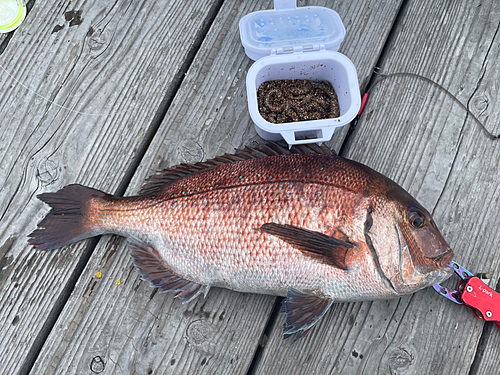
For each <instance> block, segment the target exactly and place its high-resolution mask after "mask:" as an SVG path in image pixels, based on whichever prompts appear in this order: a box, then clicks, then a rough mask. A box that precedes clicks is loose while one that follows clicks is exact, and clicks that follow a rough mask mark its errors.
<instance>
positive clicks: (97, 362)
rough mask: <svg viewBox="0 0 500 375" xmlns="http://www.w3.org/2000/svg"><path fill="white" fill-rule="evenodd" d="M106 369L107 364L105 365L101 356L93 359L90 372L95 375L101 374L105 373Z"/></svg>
mask: <svg viewBox="0 0 500 375" xmlns="http://www.w3.org/2000/svg"><path fill="white" fill-rule="evenodd" d="M105 368H106V364H105V363H104V360H103V359H102V358H101V356H96V357H94V358H92V361H91V362H90V371H92V372H93V373H95V374H99V373H101V372H103V371H104V369H105Z"/></svg>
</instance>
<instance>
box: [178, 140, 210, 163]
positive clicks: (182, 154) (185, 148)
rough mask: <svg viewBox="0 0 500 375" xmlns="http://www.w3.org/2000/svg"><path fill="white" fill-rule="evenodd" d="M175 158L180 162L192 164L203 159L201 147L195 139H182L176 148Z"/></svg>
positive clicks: (203, 153)
mask: <svg viewBox="0 0 500 375" xmlns="http://www.w3.org/2000/svg"><path fill="white" fill-rule="evenodd" d="M176 153H177V160H179V161H180V162H181V163H188V164H194V163H197V162H199V161H201V160H203V159H204V155H205V152H204V151H203V148H202V147H201V146H200V145H199V144H198V143H197V142H195V141H192V140H186V141H182V142H181V143H180V144H179V146H178V147H177V150H176Z"/></svg>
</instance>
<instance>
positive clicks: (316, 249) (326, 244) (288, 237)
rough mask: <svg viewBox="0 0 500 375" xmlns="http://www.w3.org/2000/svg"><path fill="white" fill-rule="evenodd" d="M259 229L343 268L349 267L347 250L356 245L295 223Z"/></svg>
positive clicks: (266, 226) (303, 251)
mask: <svg viewBox="0 0 500 375" xmlns="http://www.w3.org/2000/svg"><path fill="white" fill-rule="evenodd" d="M257 230H259V231H261V232H265V233H267V234H270V235H273V236H275V237H278V238H279V239H281V240H283V241H285V242H287V243H288V244H290V245H292V246H293V247H295V248H296V249H298V250H300V251H301V252H302V253H303V254H304V255H307V256H309V257H311V258H314V259H317V260H319V261H320V262H323V263H326V264H329V265H331V266H334V267H337V268H340V269H343V270H347V268H348V267H347V263H346V254H347V251H348V250H349V249H351V248H353V247H355V245H354V244H352V243H350V242H346V241H341V240H338V239H336V238H333V237H330V236H327V235H326V234H323V233H320V232H315V231H312V230H308V229H303V228H299V227H296V226H293V225H286V224H285V225H283V224H275V223H268V224H264V225H263V226H261V227H260V228H258V229H257Z"/></svg>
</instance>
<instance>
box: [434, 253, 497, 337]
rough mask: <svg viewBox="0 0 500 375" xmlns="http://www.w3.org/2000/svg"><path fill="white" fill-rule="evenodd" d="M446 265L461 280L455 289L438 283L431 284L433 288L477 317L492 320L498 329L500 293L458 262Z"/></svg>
mask: <svg viewBox="0 0 500 375" xmlns="http://www.w3.org/2000/svg"><path fill="white" fill-rule="evenodd" d="M447 266H449V267H453V270H454V271H455V273H456V274H457V275H458V276H459V277H460V278H461V279H462V281H460V284H459V285H458V288H457V290H450V289H448V288H445V287H443V286H441V285H439V284H437V285H433V288H434V290H435V291H436V292H438V293H439V294H441V295H442V296H443V297H445V298H447V299H449V300H450V301H453V302H455V303H458V304H460V305H465V306H467V307H468V308H470V309H471V310H472V312H473V313H474V315H475V316H476V318H477V319H480V320H487V321H492V322H494V323H495V324H496V326H497V327H498V329H499V330H500V293H498V292H497V291H495V290H493V289H491V288H490V287H489V286H488V285H486V284H485V283H484V282H483V281H482V280H481V279H480V278H479V277H477V276H474V275H473V274H472V273H471V272H469V271H467V270H466V269H465V268H464V267H462V266H461V265H460V264H458V263H456V262H450V263H448V264H447Z"/></svg>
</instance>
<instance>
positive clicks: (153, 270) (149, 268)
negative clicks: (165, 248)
mask: <svg viewBox="0 0 500 375" xmlns="http://www.w3.org/2000/svg"><path fill="white" fill-rule="evenodd" d="M128 244H129V246H130V247H131V249H132V260H133V262H134V266H135V268H136V270H137V272H138V273H139V274H140V275H141V278H142V279H143V280H145V281H148V282H149V284H150V285H151V286H152V287H155V288H160V289H161V291H162V292H172V293H175V297H179V298H180V299H181V300H182V303H187V302H189V301H191V300H193V299H194V298H196V297H197V296H198V295H199V294H200V293H203V294H204V295H205V296H206V295H207V293H208V291H209V289H210V286H208V285H201V284H197V283H195V282H193V281H189V280H185V279H182V278H180V277H179V276H177V275H176V274H174V273H173V272H172V271H170V270H169V269H168V268H167V267H166V266H165V265H163V263H162V262H160V260H159V259H158V256H157V255H155V254H157V251H156V250H155V249H153V248H152V247H150V246H142V245H138V244H136V243H132V242H129V243H128Z"/></svg>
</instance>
